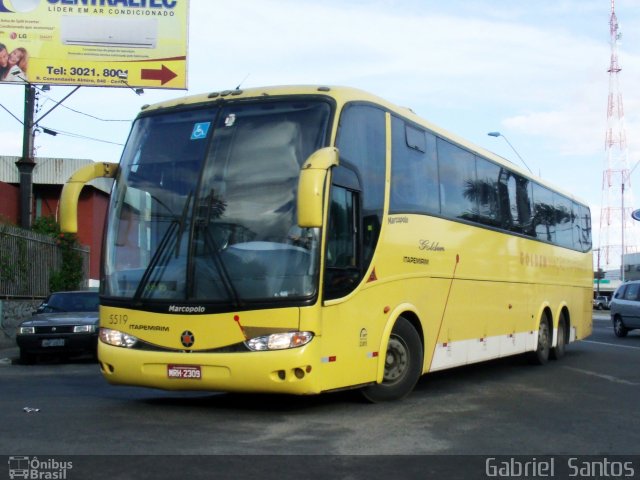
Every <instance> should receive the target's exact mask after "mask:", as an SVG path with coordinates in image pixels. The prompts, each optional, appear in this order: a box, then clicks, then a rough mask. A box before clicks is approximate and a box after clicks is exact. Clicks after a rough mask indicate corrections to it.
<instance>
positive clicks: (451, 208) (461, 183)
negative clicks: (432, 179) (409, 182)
mask: <svg viewBox="0 0 640 480" xmlns="http://www.w3.org/2000/svg"><path fill="white" fill-rule="evenodd" d="M437 148H438V173H439V177H440V207H441V211H442V214H443V215H446V216H448V217H452V218H464V219H466V220H472V219H473V218H474V216H476V214H477V210H478V206H477V205H478V204H477V201H476V195H475V192H474V188H475V182H476V169H475V157H474V155H473V154H472V153H470V152H468V151H466V150H463V149H462V148H460V147H458V146H456V145H453V144H451V143H449V142H447V141H445V140H442V139H441V138H438V140H437Z"/></svg>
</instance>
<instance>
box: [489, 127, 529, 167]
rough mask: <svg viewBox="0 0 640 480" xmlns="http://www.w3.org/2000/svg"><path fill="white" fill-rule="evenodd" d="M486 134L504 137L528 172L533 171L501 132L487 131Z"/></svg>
mask: <svg viewBox="0 0 640 480" xmlns="http://www.w3.org/2000/svg"><path fill="white" fill-rule="evenodd" d="M487 135H489V136H490V137H502V138H504V141H505V142H507V143H508V144H509V146H510V147H511V150H513V151H514V153H515V154H516V155H517V156H518V158H519V159H520V161H521V162H522V164H523V165H524V166H525V167H527V170H529V173H531V174H533V172H532V171H531V169H530V168H529V165H527V162H525V161H524V159H523V158H522V157H521V156H520V154H519V153H518V151H517V150H516V149H515V148H514V147H513V145H511V142H510V141H509V139H508V138H507V137H505V136H504V135H503V134H502V133H500V132H489V133H487Z"/></svg>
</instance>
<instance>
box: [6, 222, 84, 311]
mask: <svg viewBox="0 0 640 480" xmlns="http://www.w3.org/2000/svg"><path fill="white" fill-rule="evenodd" d="M76 250H77V251H78V252H79V253H80V255H81V256H82V270H83V276H82V278H83V280H82V285H80V286H81V287H86V286H87V283H88V278H89V248H88V247H78V248H76ZM61 266H62V255H61V252H60V249H59V248H58V246H57V245H56V241H55V240H54V239H53V238H51V237H49V236H47V235H43V234H39V233H35V232H31V231H28V230H22V229H20V228H17V227H14V226H12V225H0V297H4V298H44V297H46V296H47V295H48V294H49V278H50V276H51V274H52V273H53V272H55V271H57V270H59V269H60V268H61Z"/></svg>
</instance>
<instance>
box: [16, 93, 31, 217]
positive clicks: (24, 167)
mask: <svg viewBox="0 0 640 480" xmlns="http://www.w3.org/2000/svg"><path fill="white" fill-rule="evenodd" d="M35 105H36V89H35V87H34V86H33V85H31V84H27V85H25V86H24V122H23V123H24V127H23V131H22V158H21V159H20V160H18V161H17V162H16V166H17V167H18V173H19V175H20V226H21V227H22V228H26V229H30V228H31V219H32V207H33V168H34V167H35V166H36V163H35V159H34V158H33V116H34V111H35Z"/></svg>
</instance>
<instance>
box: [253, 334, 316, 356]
mask: <svg viewBox="0 0 640 480" xmlns="http://www.w3.org/2000/svg"><path fill="white" fill-rule="evenodd" d="M311 339H313V333H312V332H286V333H274V334H271V335H265V336H264V337H256V338H251V339H249V340H247V341H246V342H244V343H245V345H246V346H247V348H249V349H250V350H253V351H254V352H261V351H265V350H285V349H287V348H297V347H302V346H303V345H306V344H307V343H309V342H310V341H311Z"/></svg>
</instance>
